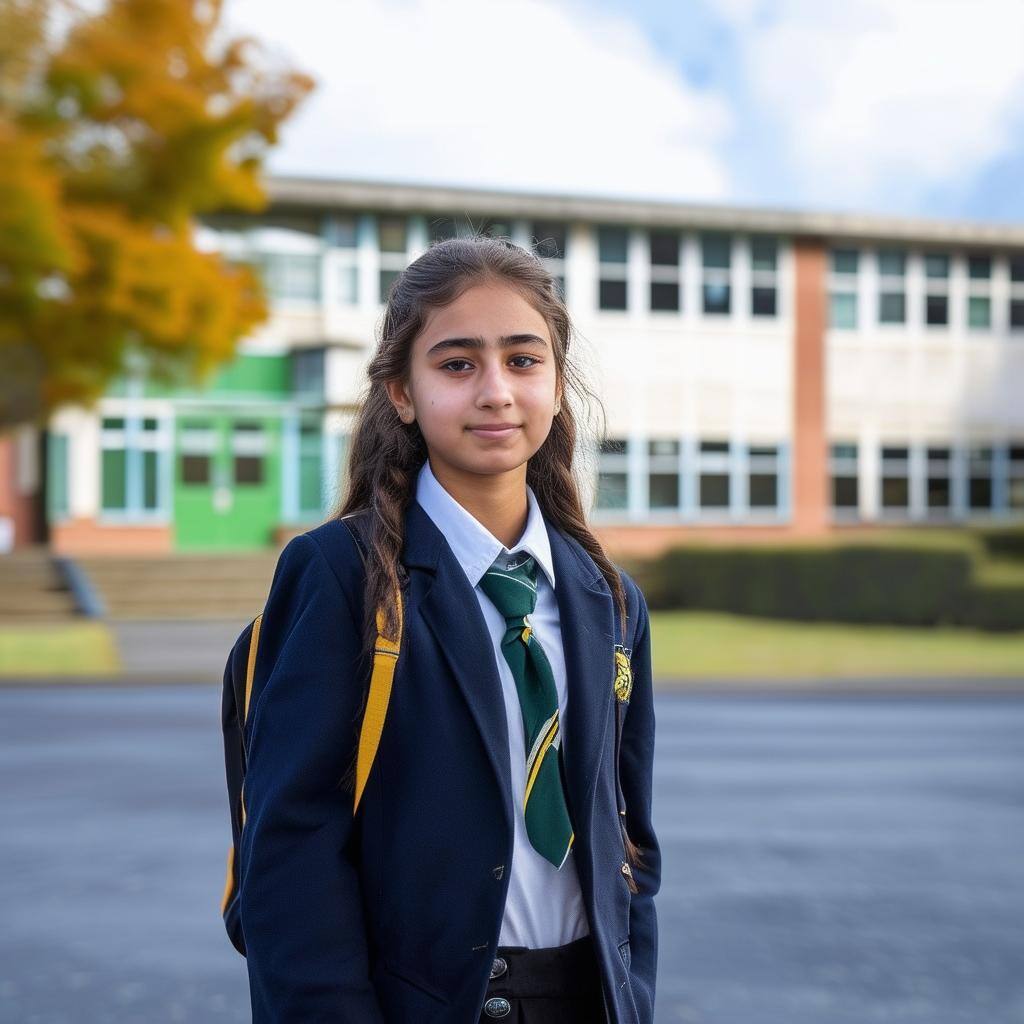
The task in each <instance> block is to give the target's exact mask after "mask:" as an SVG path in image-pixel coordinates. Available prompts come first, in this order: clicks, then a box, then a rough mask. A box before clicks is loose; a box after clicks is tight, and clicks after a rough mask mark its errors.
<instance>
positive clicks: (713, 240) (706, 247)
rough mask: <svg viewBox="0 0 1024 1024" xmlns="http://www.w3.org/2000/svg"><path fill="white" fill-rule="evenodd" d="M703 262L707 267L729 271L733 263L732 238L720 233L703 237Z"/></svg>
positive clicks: (712, 233)
mask: <svg viewBox="0 0 1024 1024" xmlns="http://www.w3.org/2000/svg"><path fill="white" fill-rule="evenodd" d="M700 242H701V260H702V262H703V265H704V266H705V267H711V268H717V269H720V270H728V269H729V267H730V266H731V263H732V236H731V235H723V234H719V233H718V232H709V233H707V234H704V235H701V239H700Z"/></svg>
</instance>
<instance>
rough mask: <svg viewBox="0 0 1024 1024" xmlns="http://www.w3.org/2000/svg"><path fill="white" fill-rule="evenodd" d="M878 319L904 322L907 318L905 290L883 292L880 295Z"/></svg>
mask: <svg viewBox="0 0 1024 1024" xmlns="http://www.w3.org/2000/svg"><path fill="white" fill-rule="evenodd" d="M878 298H879V302H878V321H879V323H883V324H902V323H904V322H905V321H906V319H907V297H906V295H905V294H904V293H903V292H882V294H881V295H880V296H879V297H878Z"/></svg>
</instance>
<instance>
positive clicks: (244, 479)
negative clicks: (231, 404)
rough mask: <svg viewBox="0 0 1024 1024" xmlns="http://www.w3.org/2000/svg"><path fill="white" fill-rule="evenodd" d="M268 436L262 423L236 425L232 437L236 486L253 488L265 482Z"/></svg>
mask: <svg viewBox="0 0 1024 1024" xmlns="http://www.w3.org/2000/svg"><path fill="white" fill-rule="evenodd" d="M266 450H267V441H266V436H265V434H264V432H263V425H262V424H261V423H243V422H238V423H236V424H235V427H234V431H233V432H232V437H231V452H232V456H233V460H234V478H235V484H237V485H241V486H253V485H256V484H262V483H263V481H264V461H265V456H266Z"/></svg>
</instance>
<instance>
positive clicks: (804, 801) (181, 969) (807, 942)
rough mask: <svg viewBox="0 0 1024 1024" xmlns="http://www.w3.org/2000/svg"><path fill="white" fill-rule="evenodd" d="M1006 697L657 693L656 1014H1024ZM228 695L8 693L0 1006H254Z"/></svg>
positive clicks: (198, 1022)
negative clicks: (229, 928)
mask: <svg viewBox="0 0 1024 1024" xmlns="http://www.w3.org/2000/svg"><path fill="white" fill-rule="evenodd" d="M1016 693H1017V694H1019V695H1018V696H1015V695H1014V692H1008V693H1006V694H1005V695H1002V696H1000V695H997V694H990V695H985V696H973V697H971V696H964V695H962V694H956V693H946V694H939V695H934V696H929V695H926V694H922V693H917V694H906V695H904V696H882V695H878V694H874V695H872V694H861V695H849V696H846V697H841V696H836V695H831V696H828V697H823V696H822V697H818V696H815V695H813V694H810V693H798V692H793V693H789V694H778V693H749V692H744V693H740V692H731V693H730V692H704V693H692V692H691V693H667V692H666V693H663V694H659V698H658V703H657V711H656V713H657V779H656V792H655V796H654V801H655V818H656V823H657V827H658V831H659V835H660V838H661V841H662V846H663V851H664V885H663V889H662V892H661V895H660V896H659V897H658V906H659V915H660V925H661V955H660V961H659V990H658V1000H657V1002H658V1022H659V1024H670V1022H677V1024H866V1022H893V1024H910V1022H921V1024H1017V1022H1024V972H1022V971H1021V963H1022V962H1024V924H1022V922H1024V869H1022V866H1021V865H1022V859H1021V850H1022V849H1024V691H1021V690H1017V691H1016ZM219 701H220V693H219V690H218V689H217V688H214V687H206V686H195V685H192V686H182V687H176V686H163V687H148V688H126V687H124V686H118V687H110V688H106V687H95V688H93V687H89V688H81V689H76V688H73V687H53V688H47V689H37V690H31V689H4V690H0V795H2V812H3V826H2V829H0V906H2V908H3V912H2V913H3V928H2V929H0V1020H2V1021H3V1022H8V1021H10V1022H18V1024H56V1022H63V1021H67V1022H75V1024H81V1022H88V1024H92V1022H104V1021H110V1022H117V1024H122V1022H139V1024H143V1022H144V1024H162V1022H165V1021H188V1022H190V1024H205V1022H207V1021H209V1022H219V1021H247V1020H249V1012H248V988H247V984H246V977H245V969H244V962H243V961H242V959H241V958H240V957H239V956H238V955H237V954H236V953H235V952H234V950H233V949H232V948H231V947H230V945H229V944H228V942H227V938H226V936H225V935H224V933H223V929H222V925H221V922H220V917H219V902H220V896H221V891H222V887H223V881H224V862H225V854H226V850H227V841H228V829H227V817H226V798H225V794H224V782H223V761H222V752H221V746H220V742H221V741H220V722H219V713H220V706H219Z"/></svg>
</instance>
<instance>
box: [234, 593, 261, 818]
mask: <svg viewBox="0 0 1024 1024" xmlns="http://www.w3.org/2000/svg"><path fill="white" fill-rule="evenodd" d="M262 625H263V612H260V613H259V615H257V616H256V618H255V619H253V620H252V634H251V635H250V637H249V660H248V662H247V663H246V666H245V707H244V708H242V728H243V735H244V734H245V733H244V729H245V723H246V722H248V721H249V698H250V697H252V680H253V676H255V675H256V651H257V650H258V649H259V646H260V626H262ZM239 795H240V796H241V801H242V824H243V825H244V824H245V779H244V778H243V779H242V790H241V793H240V794H239Z"/></svg>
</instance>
